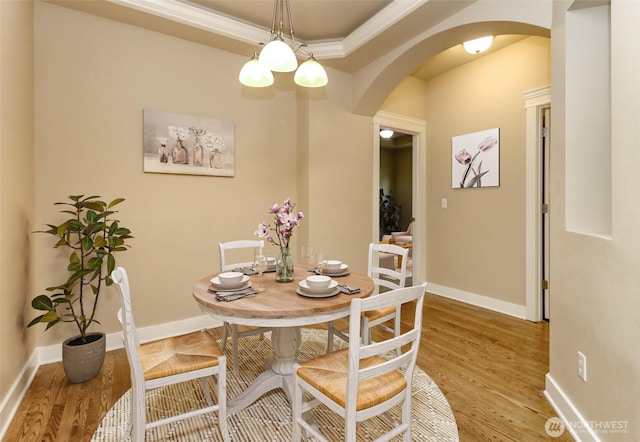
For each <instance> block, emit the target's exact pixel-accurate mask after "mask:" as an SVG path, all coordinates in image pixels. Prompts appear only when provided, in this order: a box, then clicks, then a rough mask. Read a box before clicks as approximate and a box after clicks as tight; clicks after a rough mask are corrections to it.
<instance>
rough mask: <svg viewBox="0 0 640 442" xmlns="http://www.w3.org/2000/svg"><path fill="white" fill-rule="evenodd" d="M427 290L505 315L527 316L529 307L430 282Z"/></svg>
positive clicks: (521, 317) (522, 317)
mask: <svg viewBox="0 0 640 442" xmlns="http://www.w3.org/2000/svg"><path fill="white" fill-rule="evenodd" d="M427 291H428V292H429V293H433V294H434V295H438V296H443V297H445V298H449V299H454V300H456V301H460V302H464V303H467V304H471V305H475V306H478V307H482V308H486V309H487V310H492V311H494V312H498V313H504V314H505V315H509V316H514V317H516V318H519V319H526V318H527V307H526V306H524V305H518V304H513V303H511V302H506V301H501V300H499V299H495V298H490V297H488V296H484V295H478V294H476V293H471V292H465V291H464V290H458V289H454V288H451V287H445V286H443V285H438V284H434V283H432V282H430V283H429V284H428V285H427Z"/></svg>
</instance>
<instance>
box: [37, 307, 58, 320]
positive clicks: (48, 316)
mask: <svg viewBox="0 0 640 442" xmlns="http://www.w3.org/2000/svg"><path fill="white" fill-rule="evenodd" d="M58 320H59V318H58V313H56V311H55V310H50V311H48V312H47V313H45V314H44V315H43V316H42V318H41V319H40V322H53V321H58Z"/></svg>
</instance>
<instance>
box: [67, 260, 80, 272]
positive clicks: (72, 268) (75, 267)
mask: <svg viewBox="0 0 640 442" xmlns="http://www.w3.org/2000/svg"><path fill="white" fill-rule="evenodd" d="M81 269H82V266H81V265H80V263H79V262H73V263H71V264H69V265H68V266H67V270H69V271H70V272H77V271H78V270H81Z"/></svg>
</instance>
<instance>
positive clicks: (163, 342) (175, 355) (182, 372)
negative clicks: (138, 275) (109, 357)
mask: <svg viewBox="0 0 640 442" xmlns="http://www.w3.org/2000/svg"><path fill="white" fill-rule="evenodd" d="M111 278H112V279H113V282H114V283H115V286H116V288H117V289H118V292H119V293H120V303H121V308H120V310H119V311H118V320H119V321H120V324H121V326H122V338H123V340H124V347H125V350H126V353H127V359H128V360H129V367H130V374H131V408H130V415H129V422H128V424H127V433H129V434H131V435H132V437H133V441H135V442H142V441H144V440H145V430H147V429H150V428H155V427H157V426H160V425H165V424H169V423H171V422H175V421H178V420H182V419H187V418H190V417H192V416H197V415H201V414H205V413H212V412H217V414H218V427H219V429H220V433H221V434H222V439H223V440H225V441H228V440H229V433H228V429H227V428H228V427H227V411H226V410H227V394H226V386H227V381H226V379H227V378H226V373H227V359H226V357H225V356H224V354H223V353H222V350H221V349H220V347H219V346H218V343H217V341H216V339H215V338H214V337H213V336H212V335H211V334H209V332H208V331H206V330H202V331H197V332H194V333H190V334H186V335H182V336H175V337H171V338H165V339H160V340H157V341H153V342H148V343H144V344H140V340H139V338H138V333H137V331H136V325H135V322H134V320H133V311H132V307H131V292H130V287H129V279H128V277H127V272H126V271H125V269H124V268H122V267H117V268H116V269H114V270H113V272H111ZM215 376H217V378H218V381H217V382H216V379H215ZM195 379H200V381H201V386H202V390H203V393H204V396H205V399H206V406H204V407H202V408H200V409H194V410H191V411H188V412H185V413H182V414H175V415H171V416H167V417H164V418H161V419H158V420H155V421H151V422H147V420H146V411H147V397H146V392H147V391H149V390H152V389H155V388H158V387H163V386H166V385H171V384H177V383H181V382H186V381H191V380H195ZM208 380H211V382H212V383H213V386H214V391H215V394H216V396H217V403H214V402H213V400H212V397H211V391H210V388H209V383H208Z"/></svg>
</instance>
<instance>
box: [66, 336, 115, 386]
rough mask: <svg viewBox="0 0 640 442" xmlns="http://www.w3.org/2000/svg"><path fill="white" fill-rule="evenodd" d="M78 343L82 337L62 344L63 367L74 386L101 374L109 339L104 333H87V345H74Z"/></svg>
mask: <svg viewBox="0 0 640 442" xmlns="http://www.w3.org/2000/svg"><path fill="white" fill-rule="evenodd" d="M77 341H80V335H78V336H74V337H72V338H69V339H67V340H66V341H64V342H63V343H62V366H63V367H64V373H65V374H66V375H67V379H68V380H69V382H71V383H72V384H80V383H82V382H86V381H88V380H90V379H93V378H95V377H96V376H97V375H98V373H100V369H101V368H102V364H103V363H104V355H105V350H106V343H107V338H106V336H105V334H104V333H87V343H86V344H80V345H74V344H75V343H76V342H77Z"/></svg>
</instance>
